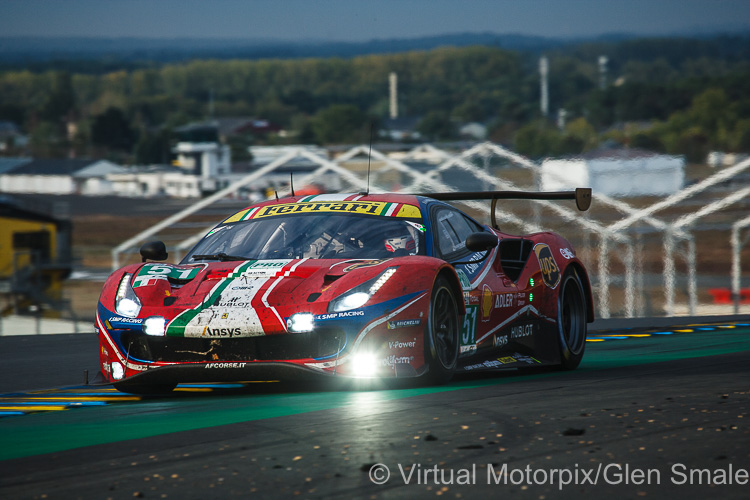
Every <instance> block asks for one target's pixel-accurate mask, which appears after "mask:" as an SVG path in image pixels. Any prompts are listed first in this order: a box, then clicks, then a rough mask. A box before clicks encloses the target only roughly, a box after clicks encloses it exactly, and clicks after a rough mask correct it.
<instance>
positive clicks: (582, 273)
mask: <svg viewBox="0 0 750 500" xmlns="http://www.w3.org/2000/svg"><path fill="white" fill-rule="evenodd" d="M568 269H571V270H572V271H575V272H576V274H578V276H579V277H580V278H581V284H582V285H583V293H584V295H585V299H586V322H587V323H591V322H592V321H594V300H593V298H594V296H593V293H592V292H591V281H590V280H589V274H588V273H587V272H586V269H585V268H584V267H583V264H581V263H580V262H578V261H573V262H571V263H570V264H568V266H567V267H566V268H565V271H567V270H568Z"/></svg>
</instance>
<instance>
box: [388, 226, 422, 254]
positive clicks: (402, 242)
mask: <svg viewBox="0 0 750 500" xmlns="http://www.w3.org/2000/svg"><path fill="white" fill-rule="evenodd" d="M416 248H417V244H416V242H415V241H414V238H413V237H412V235H411V233H410V232H409V231H408V230H407V229H403V230H400V231H397V232H394V233H392V234H390V235H388V236H387V237H386V238H385V249H386V250H388V251H389V252H395V251H396V250H406V251H407V252H409V253H414V251H415V250H416Z"/></svg>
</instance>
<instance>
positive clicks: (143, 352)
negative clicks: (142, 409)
mask: <svg viewBox="0 0 750 500" xmlns="http://www.w3.org/2000/svg"><path fill="white" fill-rule="evenodd" d="M503 198H527V199H530V198H533V199H576V202H577V204H578V207H579V209H581V210H585V209H587V208H588V205H589V204H590V201H591V191H590V190H585V189H578V190H576V191H575V192H561V193H526V192H505V191H502V192H480V193H443V194H431V195H407V194H328V195H316V196H293V197H289V198H282V199H278V200H271V201H265V202H262V203H259V204H257V205H253V206H251V207H248V208H246V209H244V210H242V211H240V212H238V213H236V214H233V215H231V216H230V217H228V218H226V219H225V220H224V221H222V222H221V223H220V224H218V225H217V226H216V227H214V228H213V229H212V230H211V231H209V232H208V234H207V235H206V236H205V237H204V238H203V239H202V240H201V241H200V242H199V243H198V244H197V245H196V246H195V247H194V248H193V249H192V250H191V251H190V252H189V253H188V254H187V256H186V257H185V258H184V259H183V260H182V261H181V262H180V263H179V264H177V265H175V264H167V263H162V262H158V261H163V260H166V259H167V252H166V248H165V246H164V244H163V243H161V242H150V243H146V244H144V245H143V247H142V248H141V255H142V257H143V262H142V263H140V264H131V265H128V266H126V267H124V268H122V269H120V270H118V271H116V272H114V273H113V274H112V275H111V276H110V277H109V279H108V280H107V282H106V283H105V285H104V289H103V291H102V294H101V297H100V299H99V304H98V309H97V315H96V326H97V329H98V335H99V342H100V359H101V370H102V374H103V375H104V377H105V378H106V379H107V380H108V381H110V382H112V383H113V384H114V386H115V387H116V388H118V389H120V390H122V391H127V392H136V393H145V392H162V391H168V390H171V389H173V388H174V387H175V386H176V384H178V383H180V382H211V381H236V380H252V379H265V380H267V379H268V378H269V377H271V378H278V377H287V376H289V375H292V374H294V373H300V372H302V373H316V374H320V375H327V376H330V377H353V378H362V377H364V378H387V377H424V378H426V379H427V380H428V381H430V382H432V383H444V382H446V381H448V380H449V379H450V378H451V377H452V376H453V374H454V373H456V372H460V371H478V370H487V369H496V368H509V367H514V368H518V367H533V366H549V365H555V366H559V367H562V368H563V369H574V368H576V367H577V366H578V364H579V363H580V361H581V358H582V356H583V352H584V347H585V341H586V329H587V323H588V322H591V321H593V317H594V312H593V307H592V300H591V288H590V285H589V279H588V276H587V273H586V270H585V267H584V265H583V263H582V262H581V261H580V260H579V259H578V258H577V257H576V254H575V250H573V248H572V247H571V245H570V244H569V243H568V242H567V241H566V240H565V239H564V238H562V237H560V236H558V235H556V234H553V233H549V232H544V233H536V234H530V235H525V236H512V235H509V234H504V233H502V232H500V231H498V230H497V229H493V228H492V227H489V226H483V225H481V224H479V223H477V222H476V221H475V220H473V219H472V218H471V217H469V216H467V215H466V214H465V213H463V212H461V211H460V210H458V209H456V208H454V207H453V206H451V205H449V204H447V203H445V202H444V201H441V200H458V199H464V200H466V199H490V200H492V219H493V226H495V224H494V210H495V205H496V203H497V200H498V199H503ZM154 261H157V262H154Z"/></svg>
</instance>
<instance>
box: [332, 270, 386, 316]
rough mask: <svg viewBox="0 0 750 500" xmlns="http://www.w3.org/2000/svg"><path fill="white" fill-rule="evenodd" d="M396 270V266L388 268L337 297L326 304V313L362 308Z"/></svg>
mask: <svg viewBox="0 0 750 500" xmlns="http://www.w3.org/2000/svg"><path fill="white" fill-rule="evenodd" d="M396 269H398V266H395V267H389V268H388V269H386V270H385V271H383V272H382V273H380V274H379V275H378V276H376V277H374V278H373V279H371V280H368V281H365V282H364V283H362V284H361V285H358V286H355V287H354V288H352V289H351V290H349V291H348V292H346V293H345V294H343V295H339V296H338V297H336V298H335V299H333V300H332V301H331V302H330V304H328V311H329V312H341V311H348V310H350V309H356V308H358V307H362V306H363V305H365V304H366V303H367V301H368V300H370V297H372V296H373V295H375V292H377V291H378V290H380V289H381V288H382V287H383V285H385V282H386V281H388V280H389V279H390V277H391V276H393V273H395V272H396Z"/></svg>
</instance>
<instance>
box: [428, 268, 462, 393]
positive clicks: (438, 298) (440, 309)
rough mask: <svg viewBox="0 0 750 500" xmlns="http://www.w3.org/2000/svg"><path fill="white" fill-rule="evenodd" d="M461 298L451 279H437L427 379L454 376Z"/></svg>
mask: <svg viewBox="0 0 750 500" xmlns="http://www.w3.org/2000/svg"><path fill="white" fill-rule="evenodd" d="M459 335H460V326H459V314H458V301H457V300H456V296H455V294H454V293H453V290H452V288H451V286H450V284H449V283H448V280H447V279H446V278H445V277H443V276H439V277H438V279H437V280H435V286H434V287H433V289H432V297H431V298H430V311H429V315H428V318H427V332H426V339H425V340H426V342H425V358H426V360H427V364H428V366H429V371H428V373H427V381H428V382H429V383H433V384H444V383H446V382H448V381H449V380H450V379H451V378H452V377H453V372H455V371H456V364H457V363H458V351H459Z"/></svg>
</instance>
